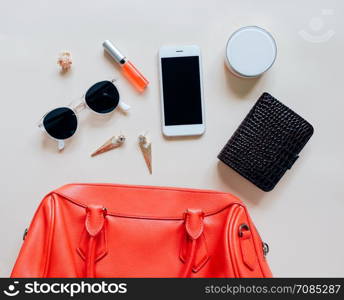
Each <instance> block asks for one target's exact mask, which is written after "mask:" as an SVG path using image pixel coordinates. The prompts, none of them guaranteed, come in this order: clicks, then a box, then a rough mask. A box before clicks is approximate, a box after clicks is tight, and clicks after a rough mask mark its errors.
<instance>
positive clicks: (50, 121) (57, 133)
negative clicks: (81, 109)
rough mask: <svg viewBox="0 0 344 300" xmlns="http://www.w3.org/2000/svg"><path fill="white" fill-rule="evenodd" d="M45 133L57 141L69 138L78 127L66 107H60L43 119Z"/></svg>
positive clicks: (74, 117)
mask: <svg viewBox="0 0 344 300" xmlns="http://www.w3.org/2000/svg"><path fill="white" fill-rule="evenodd" d="M43 126H44V128H45V130H46V131H47V133H49V134H50V135H51V136H52V137H54V138H55V139H58V140H65V139H68V138H69V137H71V136H72V135H73V134H74V133H75V131H76V128H77V127H78V120H77V118H76V115H75V113H74V112H73V111H72V110H71V109H70V108H68V107H60V108H56V109H54V110H52V111H51V112H49V113H48V114H47V115H46V116H45V117H44V119H43Z"/></svg>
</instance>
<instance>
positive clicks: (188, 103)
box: [161, 56, 203, 126]
mask: <svg viewBox="0 0 344 300" xmlns="http://www.w3.org/2000/svg"><path fill="white" fill-rule="evenodd" d="M161 68H162V86H163V96H164V114H165V125H166V126H171V125H191V124H202V123H203V120H202V101H201V83H200V69H199V57H198V56H185V57H165V58H162V59H161Z"/></svg>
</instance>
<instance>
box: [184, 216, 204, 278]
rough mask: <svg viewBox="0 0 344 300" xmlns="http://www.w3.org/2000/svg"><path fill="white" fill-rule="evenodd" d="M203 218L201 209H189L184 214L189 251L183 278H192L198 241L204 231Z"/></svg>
mask: <svg viewBox="0 0 344 300" xmlns="http://www.w3.org/2000/svg"><path fill="white" fill-rule="evenodd" d="M203 218H204V213H203V211H202V210H199V209H188V210H187V211H186V212H185V214H184V219H185V222H184V224H185V229H186V233H187V237H186V238H187V240H188V242H187V244H188V250H187V256H186V257H187V258H186V260H185V269H184V271H183V272H182V276H181V277H183V278H186V277H191V274H192V267H193V264H194V261H195V257H196V248H197V247H196V244H197V240H198V238H199V237H200V236H201V235H202V233H203V229H204V223H203Z"/></svg>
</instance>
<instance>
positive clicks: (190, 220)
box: [85, 205, 204, 278]
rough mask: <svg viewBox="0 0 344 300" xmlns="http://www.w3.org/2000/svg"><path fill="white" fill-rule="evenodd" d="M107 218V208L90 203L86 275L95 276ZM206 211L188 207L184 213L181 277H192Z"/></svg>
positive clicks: (87, 216) (87, 218) (87, 212)
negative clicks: (184, 245) (185, 239)
mask: <svg viewBox="0 0 344 300" xmlns="http://www.w3.org/2000/svg"><path fill="white" fill-rule="evenodd" d="M105 219H106V209H105V208H104V207H102V206H98V205H90V206H88V207H87V208H86V219H85V228H86V232H87V233H88V236H89V238H88V243H87V251H86V253H85V276H86V277H88V278H93V277H95V275H96V274H95V265H96V253H97V244H98V241H99V238H98V237H99V235H100V233H101V232H102V230H104V225H105ZM203 219H204V213H203V211H201V210H198V209H188V210H187V211H186V212H185V213H184V226H185V231H186V234H187V236H186V238H187V251H186V257H185V267H184V270H183V271H182V274H181V277H191V274H192V268H193V265H194V261H195V257H196V252H197V251H196V250H197V241H198V240H199V237H201V236H202V234H203V229H204V223H203Z"/></svg>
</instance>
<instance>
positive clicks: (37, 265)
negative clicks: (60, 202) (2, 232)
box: [11, 194, 55, 277]
mask: <svg viewBox="0 0 344 300" xmlns="http://www.w3.org/2000/svg"><path fill="white" fill-rule="evenodd" d="M54 213H55V209H54V200H53V199H52V195H51V194H49V195H47V196H46V197H45V198H44V199H43V201H42V202H41V204H40V206H39V207H38V209H37V211H36V213H35V215H34V217H33V219H32V221H31V224H30V227H29V230H28V233H27V235H26V238H25V241H24V242H23V245H22V248H21V250H20V253H19V255H18V258H17V261H16V263H15V265H14V268H13V270H12V274H11V277H45V276H46V272H47V268H48V265H47V262H48V261H49V256H50V249H51V243H52V237H53V230H54V220H55V215H54Z"/></svg>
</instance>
